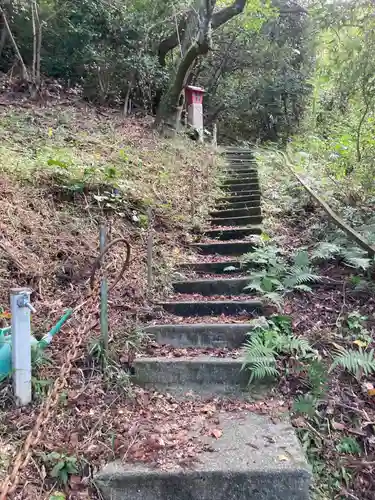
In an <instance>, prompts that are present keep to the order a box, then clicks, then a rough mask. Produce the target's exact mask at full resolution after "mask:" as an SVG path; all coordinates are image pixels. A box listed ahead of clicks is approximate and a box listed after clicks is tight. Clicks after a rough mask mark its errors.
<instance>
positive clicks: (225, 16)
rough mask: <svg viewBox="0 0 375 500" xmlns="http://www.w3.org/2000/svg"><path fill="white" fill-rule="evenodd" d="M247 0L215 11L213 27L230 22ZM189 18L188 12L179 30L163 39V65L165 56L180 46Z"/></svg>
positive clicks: (161, 61)
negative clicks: (179, 41)
mask: <svg viewBox="0 0 375 500" xmlns="http://www.w3.org/2000/svg"><path fill="white" fill-rule="evenodd" d="M246 2H247V0H235V1H234V2H233V4H232V5H230V6H229V7H225V8H224V9H221V10H219V11H218V12H215V14H213V15H212V20H211V29H212V30H215V29H217V28H219V27H220V26H221V25H222V24H225V23H226V22H228V21H229V20H230V19H232V17H235V16H237V15H238V14H241V12H242V11H243V10H244V8H245V6H246ZM214 3H215V2H212V3H211V8H212V7H213V6H214ZM187 19H188V14H185V15H184V17H183V18H182V19H181V20H180V22H179V24H178V32H177V30H176V31H175V32H173V33H172V34H171V35H170V36H169V37H168V38H166V39H165V40H163V41H162V42H161V43H160V45H159V50H158V52H159V63H160V65H161V66H165V58H166V56H167V54H168V52H169V51H171V50H172V49H174V48H175V47H177V46H178V40H179V39H181V38H183V35H184V32H185V29H186V23H187Z"/></svg>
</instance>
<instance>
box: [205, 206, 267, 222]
mask: <svg viewBox="0 0 375 500" xmlns="http://www.w3.org/2000/svg"><path fill="white" fill-rule="evenodd" d="M259 214H260V205H257V206H255V207H249V208H231V209H227V210H215V212H210V215H211V217H212V218H215V217H218V218H219V219H222V218H224V217H246V216H248V215H259Z"/></svg>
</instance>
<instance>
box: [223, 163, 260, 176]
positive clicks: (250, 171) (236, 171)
mask: <svg viewBox="0 0 375 500" xmlns="http://www.w3.org/2000/svg"><path fill="white" fill-rule="evenodd" d="M224 173H225V174H226V175H233V176H238V175H240V176H243V177H245V176H248V177H252V176H254V177H257V178H258V170H257V169H256V168H251V167H247V166H244V167H238V168H236V167H227V168H226V169H225V170H224Z"/></svg>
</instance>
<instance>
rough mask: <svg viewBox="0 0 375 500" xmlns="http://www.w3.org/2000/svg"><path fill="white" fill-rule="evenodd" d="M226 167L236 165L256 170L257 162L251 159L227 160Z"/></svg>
mask: <svg viewBox="0 0 375 500" xmlns="http://www.w3.org/2000/svg"><path fill="white" fill-rule="evenodd" d="M227 165H228V166H229V167H237V166H238V165H247V166H251V167H254V168H256V166H257V162H256V160H254V159H253V158H246V157H238V158H228V159H227Z"/></svg>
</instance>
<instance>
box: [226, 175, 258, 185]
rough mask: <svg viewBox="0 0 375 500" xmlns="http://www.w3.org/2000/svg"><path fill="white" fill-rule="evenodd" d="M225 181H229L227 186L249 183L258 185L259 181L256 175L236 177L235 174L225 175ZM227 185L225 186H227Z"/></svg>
mask: <svg viewBox="0 0 375 500" xmlns="http://www.w3.org/2000/svg"><path fill="white" fill-rule="evenodd" d="M225 179H226V180H228V181H230V182H229V184H242V183H243V182H250V183H257V184H259V179H258V176H257V175H250V176H249V174H246V173H245V174H243V175H236V174H229V173H228V174H227V175H226V178H225ZM229 184H227V185H229Z"/></svg>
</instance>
